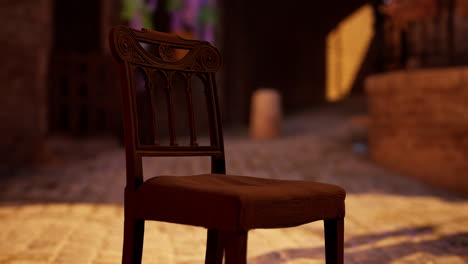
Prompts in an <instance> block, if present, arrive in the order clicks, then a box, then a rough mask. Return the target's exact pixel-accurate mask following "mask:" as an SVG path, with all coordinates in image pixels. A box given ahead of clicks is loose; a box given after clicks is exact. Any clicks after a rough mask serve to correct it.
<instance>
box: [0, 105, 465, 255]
mask: <svg viewBox="0 0 468 264" xmlns="http://www.w3.org/2000/svg"><path fill="white" fill-rule="evenodd" d="M350 109H351V108H349V107H347V106H346V107H344V106H340V107H328V108H323V109H317V110H315V111H312V112H307V113H302V114H297V115H294V116H293V117H292V118H289V119H288V120H286V124H285V128H286V129H285V136H284V137H282V138H281V139H278V140H272V141H255V142H254V141H250V140H248V139H247V137H246V136H245V135H246V133H245V131H243V130H227V132H229V133H228V136H226V140H225V141H226V142H225V145H226V151H227V165H228V172H229V173H231V174H241V175H251V176H258V177H271V178H284V179H304V180H314V181H321V182H327V183H333V184H339V185H341V186H343V187H344V188H346V190H347V193H348V195H347V198H346V206H347V216H346V219H345V220H346V221H345V263H349V264H351V263H389V264H390V263H392V264H393V263H441V264H451V263H454V264H455V263H468V199H467V197H461V196H457V195H455V194H451V193H448V192H445V191H442V190H438V189H436V188H433V187H430V186H427V185H425V184H422V183H419V182H416V181H414V180H411V179H409V178H406V177H402V176H400V175H398V174H396V173H393V172H390V171H388V170H385V169H383V168H381V167H379V166H378V165H376V164H374V163H372V162H371V161H370V160H369V159H368V158H367V157H366V156H365V155H363V154H359V152H353V146H354V147H356V145H353V143H356V142H357V141H359V140H361V139H362V138H363V135H362V131H359V129H356V127H354V126H353V125H351V123H350V121H349V120H350V115H351V114H352V111H350ZM351 110H352V109H351ZM233 131H234V132H233ZM235 131H237V132H235ZM66 142H67V141H66V140H62V139H53V140H51V143H52V146H53V150H54V153H55V154H56V155H58V157H59V158H60V162H57V163H56V164H49V165H48V166H44V167H42V168H36V169H23V170H20V171H16V172H11V171H10V172H8V173H7V172H3V175H0V263H2V264H7V263H8V264H13V263H14V264H20V263H22V264H26V263H28V264H33V263H34V264H39V263H64V264H73V263H77V264H106V263H119V262H120V257H121V248H122V228H123V208H122V196H123V187H124V178H125V177H124V176H125V164H124V152H123V149H122V148H120V147H119V146H118V145H117V144H116V143H114V142H112V141H110V140H102V139H95V140H92V139H88V140H81V141H75V142H71V143H70V142H68V143H66ZM70 150H74V151H75V153H74V154H70V153H71V152H70ZM144 165H145V168H144V170H145V173H146V175H156V174H175V175H184V174H189V173H197V172H200V173H201V172H205V171H207V170H208V168H209V166H208V160H207V159H203V158H182V159H181V158H178V159H175V158H163V159H162V160H159V161H155V160H151V159H148V160H145V161H144ZM205 239H206V233H205V230H204V229H203V228H198V227H190V226H183V225H175V224H169V223H162V222H147V224H146V233H145V244H144V246H145V247H144V257H143V263H146V264H149V263H178V264H183V263H184V264H188V263H204V262H203V258H204V250H205V245H204V243H205ZM323 257H324V254H323V226H322V223H321V222H314V223H310V224H306V225H303V226H299V227H295V228H287V229H266V230H252V231H251V232H250V233H249V247H248V259H249V263H251V264H286V263H287V264H293V263H294V264H304V263H311V264H312V263H324V260H323Z"/></svg>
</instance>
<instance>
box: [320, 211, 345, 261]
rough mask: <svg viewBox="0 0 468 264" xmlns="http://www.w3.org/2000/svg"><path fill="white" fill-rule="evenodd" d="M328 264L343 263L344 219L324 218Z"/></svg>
mask: <svg viewBox="0 0 468 264" xmlns="http://www.w3.org/2000/svg"><path fill="white" fill-rule="evenodd" d="M324 227H325V259H326V264H343V250H344V248H343V242H344V219H343V218H342V219H334V220H324Z"/></svg>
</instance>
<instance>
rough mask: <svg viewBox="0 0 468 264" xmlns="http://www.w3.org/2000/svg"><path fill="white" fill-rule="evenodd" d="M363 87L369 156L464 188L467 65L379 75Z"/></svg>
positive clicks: (467, 180)
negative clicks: (366, 95)
mask: <svg viewBox="0 0 468 264" xmlns="http://www.w3.org/2000/svg"><path fill="white" fill-rule="evenodd" d="M365 86H366V91H367V94H368V100H369V102H368V104H369V114H370V118H371V124H370V128H369V140H370V152H371V157H372V158H373V159H374V160H375V161H377V162H378V163H380V164H382V165H384V166H386V167H388V168H390V169H393V170H395V171H399V172H401V173H403V174H407V175H409V176H413V177H416V178H418V179H421V180H424V181H426V182H428V183H431V184H434V185H438V186H441V187H445V188H447V189H451V190H454V191H458V192H463V193H468V67H460V68H440V69H436V68H434V69H428V70H418V71H400V72H390V73H385V74H379V75H374V76H370V77H368V79H367V80H366V83H365Z"/></svg>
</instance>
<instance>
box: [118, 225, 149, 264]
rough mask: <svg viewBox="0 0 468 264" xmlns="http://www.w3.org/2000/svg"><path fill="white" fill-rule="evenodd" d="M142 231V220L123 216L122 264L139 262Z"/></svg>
mask: <svg viewBox="0 0 468 264" xmlns="http://www.w3.org/2000/svg"><path fill="white" fill-rule="evenodd" d="M144 232H145V221H144V220H139V219H127V218H125V222H124V243H123V254H122V264H139V263H141V256H142V253H143V237H144Z"/></svg>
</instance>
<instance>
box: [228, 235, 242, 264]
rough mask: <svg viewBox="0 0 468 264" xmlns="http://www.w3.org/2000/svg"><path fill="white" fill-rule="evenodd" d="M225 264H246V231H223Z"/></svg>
mask: <svg viewBox="0 0 468 264" xmlns="http://www.w3.org/2000/svg"><path fill="white" fill-rule="evenodd" d="M223 240H224V245H225V254H226V262H225V264H247V231H223Z"/></svg>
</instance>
